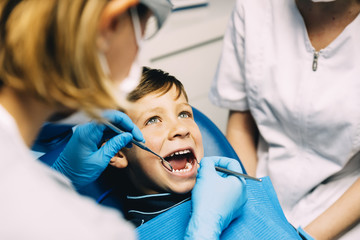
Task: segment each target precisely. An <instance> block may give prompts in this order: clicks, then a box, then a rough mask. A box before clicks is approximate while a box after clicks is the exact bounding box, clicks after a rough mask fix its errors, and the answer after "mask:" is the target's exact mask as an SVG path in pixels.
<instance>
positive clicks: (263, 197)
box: [32, 108, 311, 240]
mask: <svg viewBox="0 0 360 240" xmlns="http://www.w3.org/2000/svg"><path fill="white" fill-rule="evenodd" d="M193 113H194V118H195V121H196V123H197V124H198V126H199V128H200V131H201V134H202V138H203V146H204V155H205V156H225V157H229V158H234V159H236V160H238V161H239V162H240V160H239V158H238V156H237V155H236V153H235V151H234V149H233V148H232V147H231V145H230V144H229V142H228V141H227V139H226V138H225V136H224V135H223V133H222V132H221V131H220V130H219V129H218V128H217V126H216V125H215V124H214V123H213V122H212V121H211V120H210V119H209V118H207V117H206V116H205V115H204V114H203V113H201V112H200V111H199V110H197V109H196V108H193ZM73 127H74V126H73V125H66V124H60V125H59V124H45V125H44V126H43V128H42V130H41V132H40V134H39V136H38V138H37V140H36V141H35V144H34V145H33V147H32V149H33V151H34V153H36V154H38V156H39V160H40V161H42V162H44V163H45V164H48V165H52V163H53V162H54V161H55V160H56V158H57V156H58V155H59V154H60V153H61V151H62V150H63V148H64V147H65V145H66V143H67V142H68V140H69V139H70V137H71V135H72V128H73ZM41 153H45V154H43V155H41ZM240 164H241V162H240ZM241 167H242V170H243V172H244V173H246V171H245V169H244V167H243V165H242V164H241ZM104 174H105V175H106V171H105V172H104ZM104 174H103V175H101V176H100V177H99V179H97V180H96V181H95V182H93V183H91V184H89V185H88V186H86V187H84V188H82V189H80V190H78V192H79V193H80V194H82V195H86V196H88V197H91V198H93V199H95V200H96V201H97V202H98V203H99V204H102V205H105V206H109V207H113V208H116V209H118V210H120V211H122V207H121V205H120V204H119V202H118V201H117V200H116V197H115V198H113V197H112V196H111V194H109V193H110V192H111V186H109V182H111V176H105V175H104ZM109 177H110V178H109ZM109 179H110V181H109ZM246 190H247V195H248V200H247V202H246V204H245V206H244V208H243V209H244V211H243V214H242V215H241V217H239V218H237V219H235V220H234V221H233V222H232V223H231V224H230V226H229V227H228V228H227V229H226V230H225V231H223V233H222V235H221V237H220V238H221V239H254V240H257V239H311V238H306V237H304V236H301V237H300V235H299V233H298V232H297V231H296V229H295V228H294V227H293V226H292V225H291V224H290V223H289V222H288V221H287V219H286V217H285V216H284V214H283V211H282V209H281V207H280V204H279V202H278V200H277V196H276V193H275V191H274V189H273V187H272V184H271V181H270V179H269V178H268V177H265V178H262V182H256V181H252V180H247V184H246ZM109 196H110V197H109ZM190 213H191V201H187V202H185V203H183V204H180V205H179V206H177V207H174V208H172V209H170V210H168V211H166V212H164V213H162V214H160V215H159V216H157V217H155V218H153V219H152V220H150V221H148V222H146V223H145V224H143V225H141V226H140V227H138V228H137V233H138V237H139V239H149V240H150V239H151V240H154V239H172V240H177V239H179V240H180V239H183V238H184V234H185V231H186V226H187V224H188V221H189V219H190Z"/></svg>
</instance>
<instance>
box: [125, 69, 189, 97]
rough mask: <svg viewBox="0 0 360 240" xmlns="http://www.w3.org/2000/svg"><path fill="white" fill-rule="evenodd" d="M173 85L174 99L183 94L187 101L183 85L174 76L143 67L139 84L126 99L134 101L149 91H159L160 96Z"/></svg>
mask: <svg viewBox="0 0 360 240" xmlns="http://www.w3.org/2000/svg"><path fill="white" fill-rule="evenodd" d="M173 86H175V87H176V90H177V91H178V95H177V97H176V99H178V98H179V97H180V96H181V95H182V94H183V95H184V96H185V99H186V101H188V97H187V94H186V92H185V89H184V86H183V85H182V83H181V82H180V81H179V80H177V79H176V78H175V77H174V76H172V75H170V74H169V73H167V72H164V71H162V70H160V69H151V68H148V67H143V72H142V77H141V81H140V83H139V85H138V86H137V87H136V88H135V89H134V90H133V91H132V92H130V94H129V95H128V97H127V100H128V101H130V102H136V101H138V100H139V99H141V98H143V97H145V96H146V95H148V94H150V93H160V96H162V95H164V94H166V93H167V92H168V91H170V89H171V88H172V87H173Z"/></svg>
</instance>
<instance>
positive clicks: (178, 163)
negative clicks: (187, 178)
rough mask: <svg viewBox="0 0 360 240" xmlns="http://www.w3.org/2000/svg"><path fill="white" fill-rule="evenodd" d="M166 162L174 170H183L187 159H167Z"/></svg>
mask: <svg viewBox="0 0 360 240" xmlns="http://www.w3.org/2000/svg"><path fill="white" fill-rule="evenodd" d="M167 161H168V162H169V163H170V164H171V166H172V168H173V169H174V170H180V169H184V168H185V165H186V163H187V158H186V157H176V158H171V159H167Z"/></svg>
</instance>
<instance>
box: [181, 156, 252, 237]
mask: <svg viewBox="0 0 360 240" xmlns="http://www.w3.org/2000/svg"><path fill="white" fill-rule="evenodd" d="M215 166H219V167H223V168H226V169H229V170H233V171H237V172H242V169H241V166H240V164H239V162H238V161H236V160H234V159H230V158H225V157H205V158H203V159H202V160H201V162H200V168H199V170H198V175H197V180H196V184H195V187H194V188H193V190H192V197H191V199H192V209H193V212H192V215H191V218H190V222H189V225H188V227H187V230H186V234H185V239H192V240H194V239H207V240H210V239H219V236H220V234H221V232H222V231H223V230H224V229H225V228H226V227H227V226H228V225H229V224H230V222H231V221H232V220H233V219H235V218H236V217H238V216H240V214H241V212H242V206H243V205H244V203H245V202H246V200H247V195H246V191H245V180H244V179H240V178H238V177H235V176H231V175H227V174H224V173H220V172H217V171H216V170H215Z"/></svg>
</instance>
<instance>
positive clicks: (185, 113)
mask: <svg viewBox="0 0 360 240" xmlns="http://www.w3.org/2000/svg"><path fill="white" fill-rule="evenodd" d="M191 116H192V115H191V113H189V112H181V113H180V114H179V117H180V118H191Z"/></svg>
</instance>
